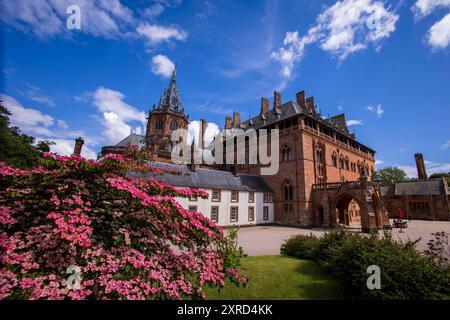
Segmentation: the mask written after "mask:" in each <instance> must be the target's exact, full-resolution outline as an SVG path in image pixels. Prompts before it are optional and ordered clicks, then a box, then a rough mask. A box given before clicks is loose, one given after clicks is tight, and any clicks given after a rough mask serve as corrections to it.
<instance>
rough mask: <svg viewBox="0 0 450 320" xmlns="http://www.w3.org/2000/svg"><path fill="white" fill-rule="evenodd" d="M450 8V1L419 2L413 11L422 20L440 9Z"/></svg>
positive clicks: (427, 0)
mask: <svg viewBox="0 0 450 320" xmlns="http://www.w3.org/2000/svg"><path fill="white" fill-rule="evenodd" d="M448 7H450V0H417V1H416V3H415V4H414V5H413V7H412V10H413V12H414V14H415V15H416V18H422V17H425V16H427V15H429V14H430V13H431V12H433V11H434V10H436V9H438V8H448Z"/></svg>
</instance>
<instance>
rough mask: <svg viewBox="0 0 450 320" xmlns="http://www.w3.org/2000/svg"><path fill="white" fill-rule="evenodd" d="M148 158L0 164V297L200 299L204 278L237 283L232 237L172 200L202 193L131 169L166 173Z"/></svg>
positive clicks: (50, 158) (134, 153)
mask: <svg viewBox="0 0 450 320" xmlns="http://www.w3.org/2000/svg"><path fill="white" fill-rule="evenodd" d="M146 159H148V158H147V157H146V155H145V153H144V152H141V151H139V150H134V149H131V150H130V153H129V154H128V155H126V156H119V155H108V156H106V157H105V159H104V160H103V161H101V162H96V161H90V160H85V159H84V158H82V157H78V156H70V157H61V156H58V155H53V154H45V158H43V159H41V160H40V165H39V166H37V167H36V168H34V169H32V170H18V169H15V168H12V167H10V166H8V165H6V164H5V163H0V299H181V298H192V299H198V298H204V294H203V292H202V288H203V286H205V285H206V286H208V285H209V286H212V287H220V286H223V285H224V280H225V278H228V279H230V280H231V281H232V282H234V283H240V282H242V281H244V282H245V279H242V278H241V277H240V276H239V274H238V272H237V269H236V268H237V267H238V266H239V257H240V255H239V254H236V253H235V252H234V247H233V246H230V245H228V242H229V241H233V240H232V239H231V240H228V239H227V238H226V236H225V235H224V232H223V231H222V229H221V228H219V227H218V226H217V225H215V224H214V223H213V222H211V220H209V219H207V218H206V217H205V216H203V215H202V214H201V213H199V212H189V210H186V209H184V208H183V207H181V205H180V204H179V203H178V202H177V201H176V200H175V197H190V198H192V197H205V196H206V194H205V193H204V192H202V191H200V190H195V189H176V188H174V187H173V186H171V185H169V184H163V183H159V182H158V181H157V180H156V179H154V178H149V177H147V176H148V175H141V176H139V175H137V173H138V172H141V173H148V172H152V173H153V174H163V173H164V172H162V171H161V170H159V169H156V168H152V167H151V166H147V165H146V162H145V161H146ZM130 172H134V173H136V174H133V175H131V174H129V173H130ZM164 174H170V173H164ZM225 248H226V250H225ZM229 256H231V257H232V258H229ZM225 261H226V264H225ZM72 271H75V273H73V274H72V275H73V276H76V274H77V273H78V276H77V279H78V281H75V282H74V281H72V280H74V278H71V277H72V276H71V275H70V274H67V272H72ZM69 276H70V277H69ZM70 284H71V285H72V286H71V285H70ZM74 284H75V286H73V285H74Z"/></svg>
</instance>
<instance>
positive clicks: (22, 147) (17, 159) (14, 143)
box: [0, 101, 42, 169]
mask: <svg viewBox="0 0 450 320" xmlns="http://www.w3.org/2000/svg"><path fill="white" fill-rule="evenodd" d="M10 115H11V112H10V111H9V110H8V109H6V108H5V107H4V106H3V105H2V104H1V101H0V146H1V148H0V161H3V162H6V163H8V164H10V165H14V166H16V167H19V168H22V169H25V168H32V167H33V166H34V165H35V164H36V159H37V158H38V157H40V156H41V155H42V152H40V151H39V150H38V149H36V148H35V147H34V146H33V145H32V144H33V143H34V140H35V139H34V138H33V137H31V136H28V135H26V134H23V133H22V132H21V130H20V129H19V128H18V127H11V126H10V120H9V116H10Z"/></svg>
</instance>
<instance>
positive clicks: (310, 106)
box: [306, 97, 315, 112]
mask: <svg viewBox="0 0 450 320" xmlns="http://www.w3.org/2000/svg"><path fill="white" fill-rule="evenodd" d="M306 105H307V107H308V111H309V112H314V111H315V104H314V97H309V98H308V99H306Z"/></svg>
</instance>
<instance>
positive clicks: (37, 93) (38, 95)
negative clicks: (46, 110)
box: [19, 84, 56, 107]
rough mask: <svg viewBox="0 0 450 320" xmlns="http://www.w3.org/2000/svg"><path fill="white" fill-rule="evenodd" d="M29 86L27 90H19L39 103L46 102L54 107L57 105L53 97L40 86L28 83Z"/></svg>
mask: <svg viewBox="0 0 450 320" xmlns="http://www.w3.org/2000/svg"><path fill="white" fill-rule="evenodd" d="M27 87H28V88H27V89H26V91H24V92H22V91H19V92H20V93H21V94H22V95H23V96H24V97H26V98H27V99H29V100H31V101H34V102H37V103H41V104H45V105H47V106H49V107H54V106H55V105H56V104H55V101H54V100H53V98H51V97H49V96H47V95H45V94H43V93H42V91H41V89H40V88H38V87H35V86H32V85H30V84H27Z"/></svg>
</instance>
